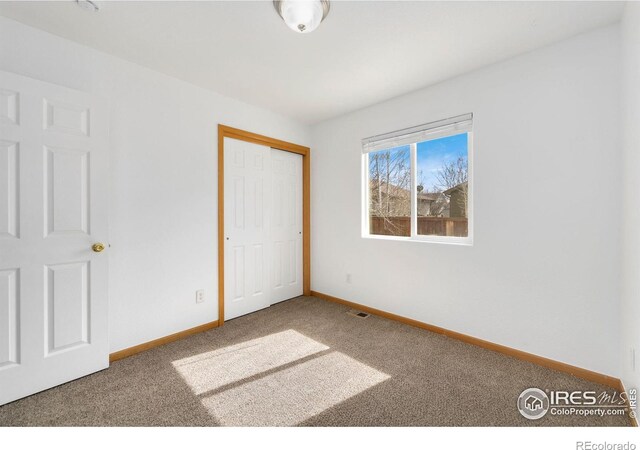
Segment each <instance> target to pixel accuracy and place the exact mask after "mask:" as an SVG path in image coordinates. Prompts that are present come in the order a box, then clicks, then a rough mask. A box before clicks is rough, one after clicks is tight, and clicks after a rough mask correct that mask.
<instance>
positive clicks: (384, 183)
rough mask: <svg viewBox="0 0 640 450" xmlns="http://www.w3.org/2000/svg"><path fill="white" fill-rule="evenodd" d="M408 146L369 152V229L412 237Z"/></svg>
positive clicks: (373, 232) (374, 231)
mask: <svg viewBox="0 0 640 450" xmlns="http://www.w3.org/2000/svg"><path fill="white" fill-rule="evenodd" d="M409 155H410V150H409V146H408V145H405V146H403V147H397V148H392V149H389V150H380V151H377V152H372V153H369V224H370V225H369V226H370V229H369V232H370V233H371V234H383V235H388V236H411V161H410V156H409Z"/></svg>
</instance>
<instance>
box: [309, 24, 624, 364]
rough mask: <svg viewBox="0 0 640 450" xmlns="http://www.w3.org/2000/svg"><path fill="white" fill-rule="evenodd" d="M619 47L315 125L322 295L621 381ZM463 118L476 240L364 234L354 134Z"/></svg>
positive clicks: (607, 39) (544, 59)
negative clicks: (469, 147)
mask: <svg viewBox="0 0 640 450" xmlns="http://www.w3.org/2000/svg"><path fill="white" fill-rule="evenodd" d="M618 49H619V29H618V28H617V27H610V28H606V29H602V30H598V31H595V32H592V33H589V34H585V35H581V36H578V37H576V38H573V39H571V40H568V41H565V42H562V43H559V44H556V45H553V46H550V47H547V48H544V49H541V50H538V51H535V52H531V53H528V54H525V55H522V56H520V57H517V58H514V59H511V60H508V61H506V62H504V63H501V64H497V65H493V66H490V67H487V68H484V69H482V70H479V71H476V72H473V73H470V74H467V75H464V76H461V77H459V78H455V79H452V80H449V81H446V82H444V83H441V84H438V85H436V86H433V87H430V88H427V89H424V90H420V91H418V92H415V93H413V94H409V95H406V96H403V97H399V98H396V99H393V100H391V101H388V102H385V103H382V104H379V105H376V106H372V107H370V108H367V109H364V110H361V111H358V112H355V113H352V114H349V115H346V116H343V117H339V118H336V119H333V120H330V121H327V122H325V123H322V124H320V125H317V126H315V127H313V128H312V142H313V158H312V289H313V290H316V291H319V292H323V293H326V294H330V295H334V296H337V297H341V298H344V299H347V300H351V301H355V302H358V303H362V304H365V305H368V306H371V307H374V308H379V309H382V310H385V311H390V312H393V313H396V314H399V315H402V316H406V317H410V318H413V319H417V320H420V321H423V322H427V323H430V324H433V325H438V326H441V327H444V328H448V329H451V330H455V331H458V332H461V333H465V334H468V335H472V336H476V337H479V338H482V339H486V340H489V341H492V342H496V343H499V344H503V345H507V346H510V347H514V348H516V349H520V350H524V351H527V352H531V353H534V354H538V355H541V356H545V357H548V358H552V359H555V360H559V361H563V362H566V363H569V364H574V365H577V366H580V367H583V368H587V369H591V370H595V371H598V372H602V373H606V374H612V375H616V374H618V372H619V367H618V360H619V359H618V346H619V332H618V324H619V294H620V292H619V291H620V289H619V285H620V282H619V272H620V253H621V252H620V245H619V231H618V230H619V228H620V225H621V223H620V222H621V220H620V218H621V186H622V185H621V182H620V172H621V151H620V138H619V134H620V132H619V131H620V130H619V124H618V121H619V108H620V99H619V92H618V89H619V88H618V86H619V74H620V72H619V51H618ZM468 112H473V113H474V115H475V117H474V127H475V133H474V141H475V156H474V179H475V190H474V195H475V205H474V211H475V230H474V245H473V246H471V247H469V246H459V245H447V244H433V243H416V242H397V241H389V240H374V239H363V238H361V237H360V229H361V219H360V210H361V209H360V202H361V146H360V139H361V138H364V137H367V136H372V135H375V134H380V133H384V132H388V131H393V130H396V129H401V128H405V127H408V126H412V125H418V124H421V123H425V122H430V121H434V120H438V119H442V118H446V117H451V116H454V115H457V114H463V113H468ZM346 273H351V274H352V283H351V284H348V283H346Z"/></svg>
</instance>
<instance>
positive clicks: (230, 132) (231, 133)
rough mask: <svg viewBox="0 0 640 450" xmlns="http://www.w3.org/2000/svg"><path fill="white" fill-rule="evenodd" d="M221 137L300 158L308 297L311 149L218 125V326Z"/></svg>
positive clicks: (221, 233)
mask: <svg viewBox="0 0 640 450" xmlns="http://www.w3.org/2000/svg"><path fill="white" fill-rule="evenodd" d="M224 138H230V139H237V140H240V141H245V142H251V143H253V144H259V145H264V146H267V147H270V148H275V149H277V150H284V151H286V152H291V153H297V154H298V155H302V293H303V294H304V295H311V149H310V148H309V147H304V146H302V145H298V144H292V143H291V142H286V141H281V140H280V139H274V138H270V137H267V136H263V135H261V134H256V133H251V132H249V131H245V130H240V129H238V128H232V127H228V126H226V125H222V124H218V325H219V326H221V325H222V324H224Z"/></svg>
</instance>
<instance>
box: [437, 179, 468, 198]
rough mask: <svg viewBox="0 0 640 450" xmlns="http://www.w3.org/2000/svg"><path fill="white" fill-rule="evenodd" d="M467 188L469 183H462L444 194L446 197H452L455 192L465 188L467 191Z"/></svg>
mask: <svg viewBox="0 0 640 450" xmlns="http://www.w3.org/2000/svg"><path fill="white" fill-rule="evenodd" d="M466 187H467V182H466V181H465V182H464V183H460V184H458V185H456V186H454V187H452V188H449V189H447V190H446V191H444V192H442V193H443V194H445V195H451V194H453V193H454V192H455V191H460V190H462V189H463V188H464V189H466Z"/></svg>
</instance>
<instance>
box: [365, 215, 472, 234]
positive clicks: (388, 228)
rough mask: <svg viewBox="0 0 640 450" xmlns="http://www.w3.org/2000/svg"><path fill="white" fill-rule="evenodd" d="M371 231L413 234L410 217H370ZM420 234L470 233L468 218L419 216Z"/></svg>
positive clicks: (372, 232) (373, 232)
mask: <svg viewBox="0 0 640 450" xmlns="http://www.w3.org/2000/svg"><path fill="white" fill-rule="evenodd" d="M369 226H370V230H369V232H370V233H371V234H382V235H387V236H411V219H410V218H409V217H376V216H373V217H370V219H369ZM418 234H423V235H431V236H459V237H466V236H467V234H468V220H467V219H466V218H464V217H418Z"/></svg>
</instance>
